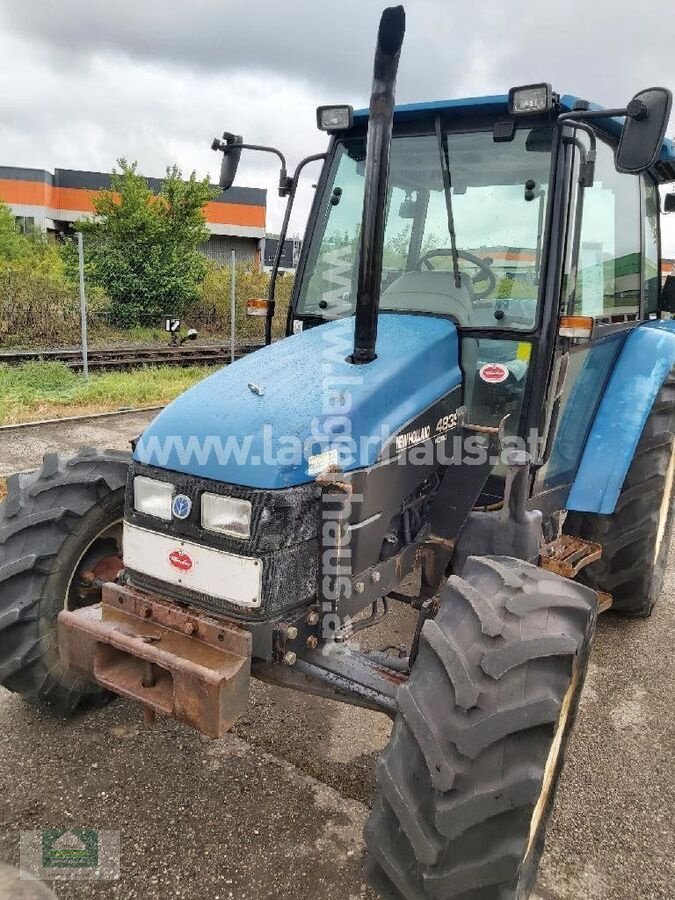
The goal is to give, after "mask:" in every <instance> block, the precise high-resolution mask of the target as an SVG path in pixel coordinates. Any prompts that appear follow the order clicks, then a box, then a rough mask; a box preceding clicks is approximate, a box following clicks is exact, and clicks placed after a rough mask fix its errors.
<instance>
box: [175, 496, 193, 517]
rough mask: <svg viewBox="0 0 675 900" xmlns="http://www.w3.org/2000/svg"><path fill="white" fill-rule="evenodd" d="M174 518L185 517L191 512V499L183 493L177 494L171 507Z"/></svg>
mask: <svg viewBox="0 0 675 900" xmlns="http://www.w3.org/2000/svg"><path fill="white" fill-rule="evenodd" d="M171 509H172V512H173V515H174V518H175V519H187V517H188V516H189V515H190V513H191V512H192V500H190V498H189V497H186V496H185V494H177V495H176V496H175V497H174V498H173V505H172V507H171Z"/></svg>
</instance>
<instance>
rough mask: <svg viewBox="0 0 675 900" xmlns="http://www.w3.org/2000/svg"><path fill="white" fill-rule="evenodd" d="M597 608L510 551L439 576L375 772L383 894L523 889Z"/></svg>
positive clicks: (473, 899)
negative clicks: (432, 612) (437, 594)
mask: <svg viewBox="0 0 675 900" xmlns="http://www.w3.org/2000/svg"><path fill="white" fill-rule="evenodd" d="M596 614H597V600H596V594H595V592H593V591H592V590H590V589H589V588H587V587H584V586H583V585H580V584H577V583H576V582H573V581H569V580H567V579H564V578H561V577H560V576H558V575H554V574H553V573H551V572H547V571H545V570H542V569H539V568H537V567H536V566H533V565H531V564H529V563H525V562H522V561H521V560H517V559H512V558H509V557H470V558H469V560H468V561H467V563H466V565H465V567H464V570H463V572H462V577H461V578H460V577H458V576H454V575H453V576H452V577H451V578H450V579H449V580H448V582H447V584H446V586H445V588H444V590H443V593H442V596H441V606H440V610H439V612H438V615H437V616H436V618H435V619H433V620H429V621H427V622H426V623H425V624H424V627H423V629H422V639H421V642H420V650H419V655H418V657H417V659H416V661H415V664H414V666H413V670H412V673H411V676H410V680H409V681H408V683H407V685H404V686H402V687H401V688H400V689H399V693H398V705H399V713H398V717H397V719H396V722H395V723H394V728H393V731H392V735H391V739H390V741H389V744H388V746H387V747H386V749H385V751H384V753H383V754H382V757H381V759H380V761H379V763H378V767H377V782H378V788H379V790H378V798H377V801H376V805H375V808H374V809H373V812H372V813H371V815H370V818H369V820H368V823H367V825H366V843H367V846H368V852H369V859H368V862H367V866H368V868H369V875H370V877H371V880H372V881H373V883H374V885H375V886H376V887H377V888H378V889H379V890H380V892H381V893H382V895H383V896H385V897H391V898H394V897H398V898H400V897H403V898H405V900H427V898H430V897H433V898H457V900H479V898H480V900H491V898H495V900H496V898H500V900H509V898H524V897H527V896H528V895H529V893H530V892H531V890H532V889H533V887H534V882H535V880H536V874H537V868H538V865H539V860H540V857H541V854H542V852H543V847H544V836H545V831H546V825H547V822H548V819H549V816H550V813H551V809H552V804H553V798H554V795H555V790H556V787H557V783H558V778H559V775H560V771H561V769H562V765H563V759H564V755H565V749H566V744H567V738H568V735H569V732H570V729H571V727H572V724H573V721H574V716H575V713H576V709H577V705H578V702H579V695H580V693H581V688H582V685H583V682H584V678H585V674H586V666H587V662H588V654H589V651H590V645H591V641H592V636H593V632H594V628H595V621H596Z"/></svg>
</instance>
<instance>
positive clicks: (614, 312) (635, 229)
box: [566, 136, 642, 320]
mask: <svg viewBox="0 0 675 900" xmlns="http://www.w3.org/2000/svg"><path fill="white" fill-rule="evenodd" d="M580 139H581V138H580ZM583 139H584V143H586V139H585V136H584V137H583ZM577 156H578V154H577ZM575 203H578V194H577V198H576V199H575ZM640 231H641V229H640V179H639V178H638V177H637V176H635V175H624V174H621V173H619V172H617V171H616V168H615V165H614V151H613V149H612V148H611V147H610V146H609V145H608V144H606V143H604V141H602V140H601V139H600V138H598V142H597V159H596V163H595V177H594V182H593V186H592V187H587V188H584V196H583V214H582V224H581V238H580V242H579V248H578V264H577V267H576V268H577V271H576V279H574V278H572V277H570V276H571V275H572V273H571V268H572V265H573V261H572V247H571V244H572V236H571V235H572V234H573V232H571V233H570V236H569V239H568V255H567V278H566V285H567V304H566V308H567V309H568V311H569V312H570V313H571V314H573V315H579V316H594V317H596V318H598V317H601V318H605V317H617V316H624V315H627V316H629V317H633V316H637V314H638V313H639V308H640V293H641V268H642V265H641V263H642V247H641V241H640ZM615 320H616V319H615Z"/></svg>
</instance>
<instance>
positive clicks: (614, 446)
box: [567, 320, 675, 515]
mask: <svg viewBox="0 0 675 900" xmlns="http://www.w3.org/2000/svg"><path fill="white" fill-rule="evenodd" d="M673 364H675V320H659V321H654V322H646V323H645V324H644V325H639V326H638V327H637V328H635V329H634V330H633V331H632V332H631V334H630V335H629V336H628V338H627V339H626V341H625V343H624V345H623V348H622V350H621V353H620V354H619V357H618V359H617V361H616V363H615V365H614V370H613V372H612V375H611V377H610V379H609V383H608V384H607V387H606V389H605V393H604V395H603V397H602V400H601V401H600V406H599V407H598V411H597V412H596V414H595V419H594V421H593V425H592V426H591V430H590V432H589V435H588V438H587V439H586V445H585V447H584V452H583V456H582V458H581V463H580V464H579V468H578V470H577V474H576V477H575V479H574V482H573V484H572V489H571V491H570V494H569V498H568V501H567V509H569V510H576V511H579V512H594V513H602V514H605V515H607V514H610V513H612V512H614V507H615V506H616V501H617V499H618V497H619V494H620V492H621V488H622V486H623V482H624V479H625V478H626V474H627V472H628V468H629V466H630V464H631V462H632V460H633V456H634V454H635V448H636V447H637V444H638V441H639V440H640V435H641V434H642V429H643V428H644V426H645V422H646V421H647V417H648V416H649V413H650V411H651V408H652V406H653V404H654V400H655V399H656V395H657V394H658V392H659V390H660V388H661V385H662V384H663V382H664V381H665V379H666V376H667V375H668V373H669V372H670V370H671V368H672V366H673Z"/></svg>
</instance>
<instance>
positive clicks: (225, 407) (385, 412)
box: [134, 313, 462, 489]
mask: <svg viewBox="0 0 675 900" xmlns="http://www.w3.org/2000/svg"><path fill="white" fill-rule="evenodd" d="M353 343H354V319H353V318H349V319H340V320H337V321H334V322H328V323H326V324H325V325H320V326H318V327H316V328H312V329H309V330H307V331H304V332H302V333H300V334H297V335H294V336H293V337H288V338H286V339H285V340H283V341H278V342H276V343H274V344H272V345H270V346H269V347H264V348H262V349H261V350H258V351H256V352H255V353H252V354H251V355H249V356H245V357H244V358H243V359H240V360H238V361H237V362H235V363H234V364H233V365H230V366H228V367H227V368H224V369H221V370H220V371H218V372H216V373H214V374H213V375H211V376H209V377H208V378H206V379H204V381H202V382H200V383H199V384H197V385H195V386H194V387H192V388H190V390H188V391H186V392H185V393H184V394H183V395H182V396H180V397H178V399H177V400H174V402H173V403H171V404H170V405H169V406H167V407H166V409H164V410H163V411H162V412H161V413H160V414H159V415H158V416H157V418H156V419H155V420H154V421H153V422H152V423H151V424H150V425H149V426H148V428H147V429H146V431H145V432H144V434H143V436H142V437H141V439H140V441H139V442H138V445H137V447H136V450H135V453H134V459H136V460H137V461H139V462H142V463H146V464H150V465H154V466H159V467H161V468H164V469H170V470H171V471H176V472H184V473H186V474H189V475H195V476H197V477H200V478H210V479H215V480H217V481H222V482H224V483H226V484H238V485H244V486H248V487H253V488H270V489H274V488H284V487H290V486H293V485H299V484H305V483H307V482H310V481H313V480H314V477H315V475H316V471H317V465H318V466H319V467H320V466H321V464H322V462H323V461H324V458H323V457H321V458H320V459H319V460H318V461H317V460H311V459H310V457H311V456H313V455H316V454H321V453H325V452H328V453H329V455H330V456H333V457H334V455H335V452H336V451H337V452H338V453H339V464H340V465H341V466H342V468H343V469H344V470H345V471H350V470H352V469H358V468H363V467H365V466H369V465H372V464H373V463H374V462H375V461H376V460H377V459H378V457H379V455H380V452H381V450H382V447H383V446H384V445H385V444H386V443H387V442H388V439H389V438H390V437H391V436H392V435H394V434H396V433H397V432H398V431H400V430H401V428H402V427H403V426H404V425H406V424H407V423H409V422H410V421H411V420H413V419H414V418H415V417H416V416H418V415H419V414H420V413H421V412H423V411H424V410H425V409H426V408H427V407H429V406H431V404H433V403H434V402H435V401H436V400H439V399H440V398H441V397H443V396H444V395H445V394H447V393H448V391H450V390H451V389H452V388H454V387H456V386H457V385H459V384H461V381H462V376H461V372H460V369H459V361H458V355H459V348H458V340H457V329H456V328H455V326H454V324H453V323H452V322H450V321H449V320H448V319H439V318H433V317H431V316H410V315H398V314H393V313H387V314H383V315H381V316H380V320H379V324H378V338H377V354H378V356H377V359H376V360H375V361H374V362H372V363H369V364H368V365H365V366H354V365H351V364H350V363H348V362H347V361H346V358H347V357H348V356H349V354H350V353H351V351H352V348H353ZM330 451H332V454H331V453H330ZM308 459H309V461H308ZM331 461H334V460H333V459H332V460H331Z"/></svg>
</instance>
